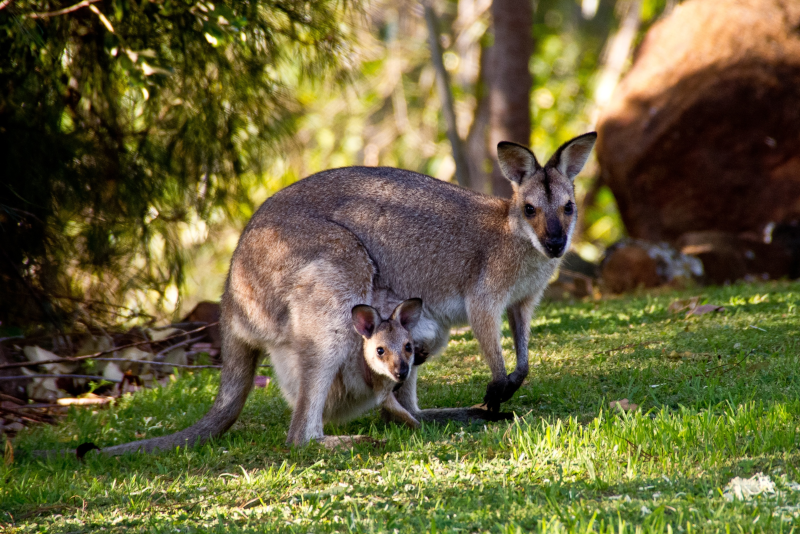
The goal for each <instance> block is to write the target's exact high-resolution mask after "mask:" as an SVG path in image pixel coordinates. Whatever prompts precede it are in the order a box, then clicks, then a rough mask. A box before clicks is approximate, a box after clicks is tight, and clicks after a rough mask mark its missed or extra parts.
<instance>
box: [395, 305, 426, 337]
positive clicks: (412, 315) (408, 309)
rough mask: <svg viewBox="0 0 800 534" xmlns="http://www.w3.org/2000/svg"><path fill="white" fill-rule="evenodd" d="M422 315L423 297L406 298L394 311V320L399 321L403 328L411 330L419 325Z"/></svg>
mask: <svg viewBox="0 0 800 534" xmlns="http://www.w3.org/2000/svg"><path fill="white" fill-rule="evenodd" d="M421 315H422V299H408V300H404V301H403V302H401V303H400V304H398V305H397V307H396V308H395V309H394V311H393V312H392V320H393V321H399V322H400V324H401V325H403V328H405V329H406V330H411V329H412V328H414V327H415V326H417V322H419V318H420V316H421Z"/></svg>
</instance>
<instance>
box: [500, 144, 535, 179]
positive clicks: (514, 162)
mask: <svg viewBox="0 0 800 534" xmlns="http://www.w3.org/2000/svg"><path fill="white" fill-rule="evenodd" d="M497 162H498V163H499V164H500V170H501V171H503V175H504V176H505V177H506V178H508V179H509V180H511V181H512V182H514V183H515V184H517V185H519V184H521V183H522V180H524V179H525V177H526V176H530V175H531V174H533V173H535V172H536V171H537V170H538V169H540V168H541V165H539V162H538V161H536V156H534V155H533V152H531V151H530V150H528V149H527V148H525V147H524V146H522V145H518V144H516V143H511V142H509V141H501V142H500V143H498V144H497Z"/></svg>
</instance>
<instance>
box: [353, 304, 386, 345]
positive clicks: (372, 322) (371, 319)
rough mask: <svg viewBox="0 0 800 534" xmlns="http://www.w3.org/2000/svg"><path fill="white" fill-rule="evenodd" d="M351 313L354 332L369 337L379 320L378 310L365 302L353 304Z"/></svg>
mask: <svg viewBox="0 0 800 534" xmlns="http://www.w3.org/2000/svg"><path fill="white" fill-rule="evenodd" d="M350 313H352V315H353V326H354V327H355V328H356V332H358V333H359V334H361V335H362V336H364V337H365V338H367V339H369V338H371V337H372V334H374V333H375V328H377V327H378V325H379V324H380V322H381V317H380V315H378V310H376V309H375V308H373V307H372V306H367V305H366V304H359V305H358V306H354V307H353V309H352V311H351V312H350Z"/></svg>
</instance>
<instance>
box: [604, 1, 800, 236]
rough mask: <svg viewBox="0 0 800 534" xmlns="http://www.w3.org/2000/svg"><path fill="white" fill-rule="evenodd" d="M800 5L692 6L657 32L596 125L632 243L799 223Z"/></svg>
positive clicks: (687, 4) (665, 21)
mask: <svg viewBox="0 0 800 534" xmlns="http://www.w3.org/2000/svg"><path fill="white" fill-rule="evenodd" d="M799 28H800V2H798V1H797V0H688V1H686V2H684V3H682V4H680V5H679V6H678V7H676V8H675V10H674V11H673V12H672V13H671V14H670V15H669V16H668V17H666V18H665V19H663V20H661V21H660V22H658V23H657V24H655V25H654V26H653V27H652V28H651V30H650V31H649V32H648V33H647V35H646V37H645V39H644V41H643V43H642V45H641V46H640V48H639V50H638V52H637V55H636V58H635V61H634V63H633V66H632V67H631V69H630V71H629V72H628V73H627V75H626V76H625V77H624V79H623V80H622V81H621V83H620V85H619V86H618V88H617V91H616V93H615V95H614V97H613V98H612V101H611V103H610V104H609V106H608V107H607V108H606V109H605V110H604V112H603V114H602V115H601V117H600V119H599V121H598V128H597V130H598V134H599V136H598V141H597V157H598V160H599V162H600V166H601V169H602V177H603V180H604V181H605V183H606V184H607V185H608V186H609V187H610V188H611V190H612V191H613V193H614V195H615V197H616V200H617V203H618V205H619V209H620V213H621V215H622V220H623V222H624V224H625V226H626V228H627V231H628V234H629V235H630V236H631V237H634V238H641V239H647V240H650V241H668V242H670V243H673V244H675V243H676V242H677V240H678V238H679V237H680V236H681V235H683V234H685V233H686V232H699V231H721V232H726V233H731V234H740V233H742V232H756V233H759V234H760V233H762V232H763V229H764V228H765V227H766V226H767V225H768V224H770V223H777V224H780V223H790V222H791V221H794V220H800V30H799Z"/></svg>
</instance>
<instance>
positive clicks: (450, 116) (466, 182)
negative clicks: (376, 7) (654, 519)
mask: <svg viewBox="0 0 800 534" xmlns="http://www.w3.org/2000/svg"><path fill="white" fill-rule="evenodd" d="M423 6H424V9H425V22H426V23H427V24H428V44H429V46H430V49H431V61H432V62H433V66H434V68H435V69H436V87H437V88H438V90H439V99H440V100H441V101H442V114H443V115H444V120H445V124H446V125H447V138H448V139H449V140H450V145H451V146H452V147H453V160H454V161H455V164H456V181H457V182H458V184H459V185H461V186H463V187H471V182H470V176H469V164H468V163H467V157H466V154H465V153H464V145H463V143H462V141H461V137H459V135H458V128H457V127H456V112H455V107H454V105H453V93H452V91H451V89H450V77H449V76H448V74H447V69H445V67H444V60H443V59H442V45H441V44H440V41H439V18H438V17H437V16H436V12H435V11H434V10H433V6H432V5H431V0H427V1H425V2H423Z"/></svg>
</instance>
